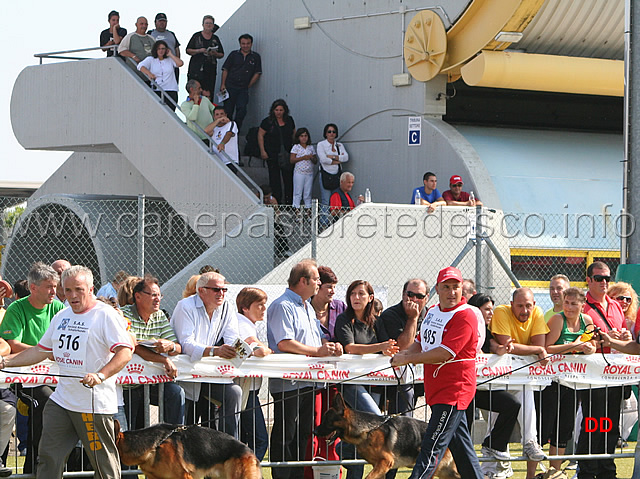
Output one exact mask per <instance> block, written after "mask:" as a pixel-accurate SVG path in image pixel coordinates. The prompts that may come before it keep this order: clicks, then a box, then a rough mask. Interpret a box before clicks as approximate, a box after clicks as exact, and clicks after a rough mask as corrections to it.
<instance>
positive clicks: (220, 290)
mask: <svg viewBox="0 0 640 479" xmlns="http://www.w3.org/2000/svg"><path fill="white" fill-rule="evenodd" d="M203 288H204V289H210V290H211V291H213V292H214V293H226V292H227V291H229V288H216V287H214V286H203Z"/></svg>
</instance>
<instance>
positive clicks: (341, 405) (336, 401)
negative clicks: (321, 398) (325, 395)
mask: <svg viewBox="0 0 640 479" xmlns="http://www.w3.org/2000/svg"><path fill="white" fill-rule="evenodd" d="M346 407H347V405H346V403H345V402H344V398H343V397H342V394H340V393H338V394H336V397H335V398H333V409H335V410H336V412H337V413H338V414H342V413H343V412H344V410H345V409H346Z"/></svg>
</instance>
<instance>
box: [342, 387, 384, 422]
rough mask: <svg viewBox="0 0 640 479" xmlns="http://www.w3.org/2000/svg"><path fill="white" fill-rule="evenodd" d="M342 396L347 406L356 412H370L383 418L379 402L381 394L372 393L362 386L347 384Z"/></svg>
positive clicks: (343, 388)
mask: <svg viewBox="0 0 640 479" xmlns="http://www.w3.org/2000/svg"><path fill="white" fill-rule="evenodd" d="M342 396H343V397H344V400H345V401H347V404H349V406H351V408H353V409H355V410H356V411H364V412H370V413H373V414H377V415H378V416H381V415H382V413H381V412H380V408H379V407H378V401H379V400H380V394H376V393H370V392H369V391H368V390H367V388H366V387H365V386H362V385H360V384H345V385H343V386H342Z"/></svg>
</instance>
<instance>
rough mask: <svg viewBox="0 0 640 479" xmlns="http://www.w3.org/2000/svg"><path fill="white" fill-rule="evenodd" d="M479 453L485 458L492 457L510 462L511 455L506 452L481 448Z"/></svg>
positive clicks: (485, 447)
mask: <svg viewBox="0 0 640 479" xmlns="http://www.w3.org/2000/svg"><path fill="white" fill-rule="evenodd" d="M480 452H481V453H482V455H483V456H485V457H494V458H496V459H499V460H501V461H510V460H511V455H510V454H509V453H508V452H507V451H498V450H497V449H493V448H490V447H487V446H482V449H480Z"/></svg>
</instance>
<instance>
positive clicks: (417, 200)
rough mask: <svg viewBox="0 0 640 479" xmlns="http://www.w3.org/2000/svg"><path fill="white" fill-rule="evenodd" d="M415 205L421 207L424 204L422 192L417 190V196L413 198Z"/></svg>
mask: <svg viewBox="0 0 640 479" xmlns="http://www.w3.org/2000/svg"><path fill="white" fill-rule="evenodd" d="M413 204H414V205H421V204H422V196H420V191H418V190H416V194H415V195H414V196H413Z"/></svg>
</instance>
